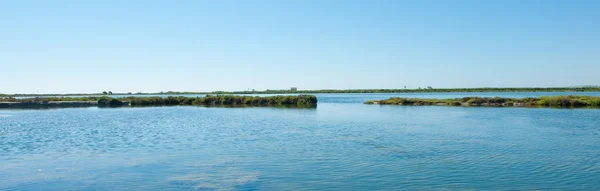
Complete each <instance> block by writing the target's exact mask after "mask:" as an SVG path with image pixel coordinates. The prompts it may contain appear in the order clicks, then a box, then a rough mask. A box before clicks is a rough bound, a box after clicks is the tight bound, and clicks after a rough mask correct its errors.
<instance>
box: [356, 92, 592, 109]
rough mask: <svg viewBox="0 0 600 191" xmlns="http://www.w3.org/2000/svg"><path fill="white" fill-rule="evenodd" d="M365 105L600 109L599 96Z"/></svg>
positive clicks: (392, 101)
mask: <svg viewBox="0 0 600 191" xmlns="http://www.w3.org/2000/svg"><path fill="white" fill-rule="evenodd" d="M365 104H380V105H440V106H496V107H564V108H573V107H595V108H600V97H597V96H573V95H570V96H543V97H537V98H501V97H494V98H488V97H464V98H455V99H420V98H400V97H392V98H389V99H385V100H371V101H367V102H365Z"/></svg>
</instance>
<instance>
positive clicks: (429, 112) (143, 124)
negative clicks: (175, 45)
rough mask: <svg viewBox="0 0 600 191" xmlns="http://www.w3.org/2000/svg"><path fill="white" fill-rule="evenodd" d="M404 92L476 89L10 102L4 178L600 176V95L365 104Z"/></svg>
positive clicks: (77, 181) (0, 177)
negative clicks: (294, 99)
mask: <svg viewBox="0 0 600 191" xmlns="http://www.w3.org/2000/svg"><path fill="white" fill-rule="evenodd" d="M475 94H484V95H485V96H496V95H498V96H505V97H527V96H538V95H546V94H554V93H475ZM557 94H565V93H557ZM583 94H585V95H598V94H599V93H597V92H596V93H595V92H586V93H583ZM392 96H401V97H440V98H447V97H463V96H473V93H464V94H461V93H447V94H409V96H404V95H403V94H319V95H318V99H319V104H318V107H317V108H316V109H314V108H311V109H295V108H260V107H259V108H205V107H149V108H117V109H99V108H81V109H56V110H0V190H526V189H533V190H535V189H540V190H599V189H600V110H598V109H544V108H471V107H469V108H467V107H438V106H424V107H403V106H378V105H363V104H362V102H364V101H366V100H370V99H383V98H388V97H392Z"/></svg>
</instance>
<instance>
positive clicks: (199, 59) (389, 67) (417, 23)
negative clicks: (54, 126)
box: [0, 0, 600, 93]
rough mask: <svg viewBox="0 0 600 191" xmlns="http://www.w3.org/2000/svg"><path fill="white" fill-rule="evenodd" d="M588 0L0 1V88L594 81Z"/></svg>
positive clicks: (597, 15)
mask: <svg viewBox="0 0 600 191" xmlns="http://www.w3.org/2000/svg"><path fill="white" fill-rule="evenodd" d="M599 61H600V1H583V0H581V1H567V0H564V1H550V0H539V1H533V0H530V1H527V0H517V1H508V0H498V1H480V0H477V1H421V0H419V1H401V0H394V1H383V0H375V1H364V0H361V1H349V0H347V1H341V0H340V1H331V0H325V1H323V0H318V1H306V0H302V1H288V0H285V1H282V0H277V1H221V0H219V1H200V0H197V1H196V0H191V1H166V0H165V1H149V0H144V1H133V0H128V1H121V0H118V1H116V0H115V1H107V0H103V1H78V0H77V1H45V0H43V1H42V0H40V1H27V0H12V1H9V0H7V1H0V75H1V76H2V77H1V78H0V92H2V93H37V92H39V93H75V92H85V93H92V92H101V91H103V90H112V91H113V92H138V91H141V92H158V91H170V90H171V91H213V90H245V89H248V88H250V89H256V90H263V89H287V88H289V87H291V86H296V87H298V88H299V89H354V88H361V89H362V88H403V87H404V86H408V88H417V87H425V86H433V87H434V88H436V87H440V88H442V87H443V88H452V87H526V86H527V87H529V86H534V87H555V86H572V85H598V84H600V62H599Z"/></svg>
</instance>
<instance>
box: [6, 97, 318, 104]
mask: <svg viewBox="0 0 600 191" xmlns="http://www.w3.org/2000/svg"><path fill="white" fill-rule="evenodd" d="M0 102H1V103H4V104H8V103H15V104H16V103H18V104H21V105H25V106H29V107H32V105H34V106H44V104H45V105H48V104H52V103H61V102H62V103H64V102H72V103H83V102H85V103H93V104H92V105H97V106H99V107H122V106H174V105H204V106H298V107H310V106H315V105H316V104H317V97H316V96H313V95H297V96H269V97H259V96H235V95H216V96H215V95H207V96H205V97H184V96H179V97H173V96H169V97H166V98H162V97H123V98H112V97H106V96H104V97H50V98H28V99H16V98H0ZM27 103H30V104H27ZM55 105H56V104H55ZM63 105H66V104H63ZM57 107H60V106H57Z"/></svg>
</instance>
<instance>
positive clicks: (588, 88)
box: [0, 86, 600, 97]
mask: <svg viewBox="0 0 600 191" xmlns="http://www.w3.org/2000/svg"><path fill="white" fill-rule="evenodd" d="M592 91H600V86H584V87H552V88H433V87H431V86H427V87H426V88H420V87H419V88H418V89H345V90H335V89H324V90H296V91H292V90H289V89H286V90H265V91H253V90H252V91H213V92H176V91H167V92H157V93H142V92H137V93H135V94H136V95H173V94H179V95H185V94H315V93H436V92H592ZM130 94H131V93H130V92H128V93H114V94H113V92H112V91H104V92H102V93H101V94H13V95H7V94H0V97H15V96H16V97H19V96H90V95H130Z"/></svg>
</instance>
